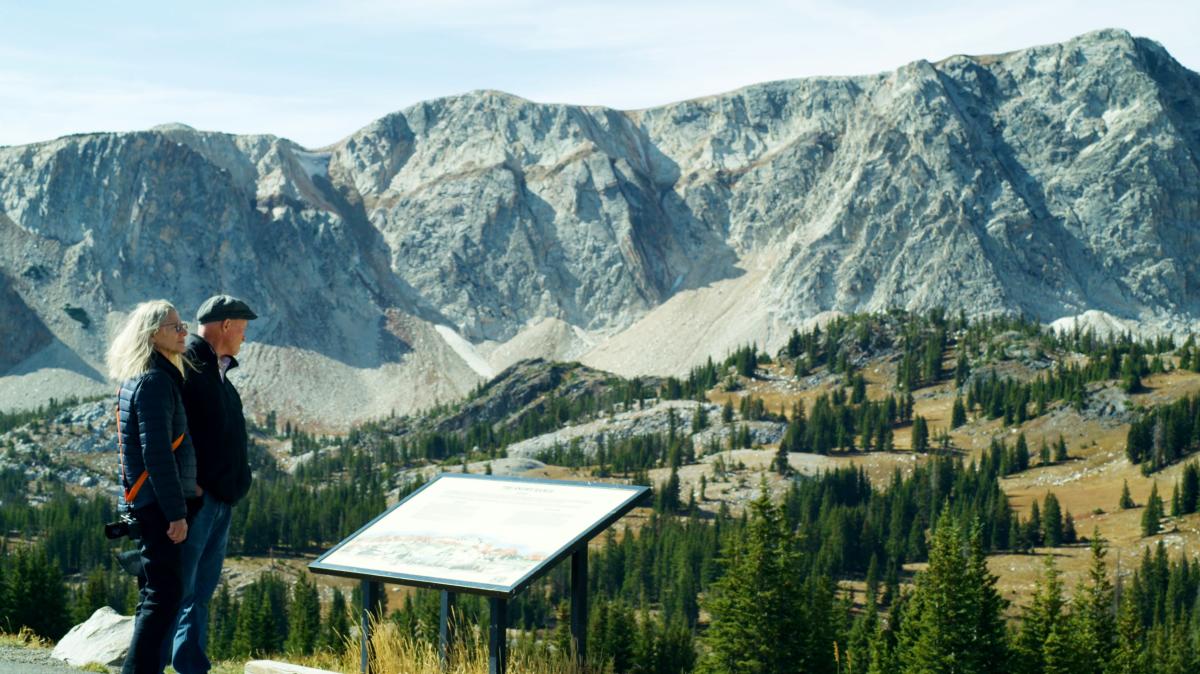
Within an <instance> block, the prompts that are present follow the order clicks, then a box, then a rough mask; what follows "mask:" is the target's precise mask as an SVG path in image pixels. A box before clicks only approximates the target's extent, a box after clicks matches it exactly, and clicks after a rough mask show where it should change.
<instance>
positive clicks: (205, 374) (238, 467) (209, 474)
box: [183, 335, 250, 504]
mask: <svg viewBox="0 0 1200 674" xmlns="http://www.w3.org/2000/svg"><path fill="white" fill-rule="evenodd" d="M187 356H188V358H189V359H191V361H192V365H194V366H195V367H196V369H197V371H196V372H192V373H189V375H188V377H187V379H185V380H184V382H183V406H184V408H185V409H186V410H187V424H188V435H190V436H191V437H192V444H193V445H194V446H195V447H196V469H197V470H196V481H197V482H198V483H199V484H200V486H201V487H202V488H203V489H204V491H206V492H209V493H210V494H212V495H213V496H214V497H216V498H217V499H218V500H221V501H224V502H225V503H230V504H232V503H235V502H236V501H237V500H238V499H240V498H242V497H243V496H245V495H246V492H247V491H248V490H249V489H250V464H249V463H248V462H247V457H246V418H245V417H244V416H242V397H241V396H239V395H238V392H237V389H235V388H234V387H233V384H232V383H230V381H229V372H230V371H232V370H233V368H235V367H237V360H234V359H232V358H231V359H230V362H229V367H228V368H227V369H226V370H225V375H226V376H225V380H224V381H222V380H221V373H220V365H219V364H218V363H217V354H216V352H215V351H213V349H212V347H211V346H209V344H208V342H206V341H204V339H203V338H201V337H198V336H196V335H192V336H190V337H188V342H187Z"/></svg>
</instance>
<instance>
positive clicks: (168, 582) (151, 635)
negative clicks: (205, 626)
mask: <svg viewBox="0 0 1200 674" xmlns="http://www.w3.org/2000/svg"><path fill="white" fill-rule="evenodd" d="M133 516H134V517H136V518H137V521H138V522H139V523H141V525H142V539H141V548H140V550H141V558H142V574H141V576H139V577H138V589H139V590H140V592H141V599H140V600H139V601H138V606H137V618H136V619H135V620H134V623H133V640H132V641H131V643H130V645H129V652H128V653H127V654H126V655H125V664H124V666H123V667H122V668H121V672H122V674H161V672H162V670H163V668H162V665H161V663H160V661H159V658H158V650H159V644H161V643H163V641H164V640H168V641H169V640H170V638H169V636H168V635H169V634H171V631H172V628H171V622H172V621H173V620H174V619H175V615H176V613H175V611H176V609H177V608H178V607H179V598H180V594H181V590H182V587H183V582H182V578H181V576H182V573H181V569H180V561H179V558H180V552H181V551H180V549H179V548H180V547H181V545H176V544H175V543H172V542H171V539H169V538H167V526H168V522H167V518H166V516H165V515H163V512H162V510H161V509H160V508H159V507H158V504H157V503H151V504H150V505H148V506H144V507H142V508H139V509H137V510H135V511H133Z"/></svg>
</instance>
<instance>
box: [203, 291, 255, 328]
mask: <svg viewBox="0 0 1200 674" xmlns="http://www.w3.org/2000/svg"><path fill="white" fill-rule="evenodd" d="M231 318H233V319H237V318H244V319H245V320H248V321H252V320H254V319H256V318H258V314H256V313H254V312H253V311H251V310H250V307H249V306H248V305H247V304H246V303H245V302H243V301H241V300H239V299H238V298H236V297H233V296H232V295H213V296H212V297H210V298H208V299H206V300H204V304H201V305H200V310H199V311H197V312H196V322H197V323H213V322H216V321H224V320H227V319H231Z"/></svg>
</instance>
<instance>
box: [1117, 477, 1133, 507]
mask: <svg viewBox="0 0 1200 674" xmlns="http://www.w3.org/2000/svg"><path fill="white" fill-rule="evenodd" d="M1118 505H1119V507H1120V508H1121V510H1129V509H1130V508H1134V507H1136V504H1134V502H1133V497H1132V496H1130V495H1129V480H1125V481H1124V483H1122V485H1121V502H1120V503H1119V504H1118Z"/></svg>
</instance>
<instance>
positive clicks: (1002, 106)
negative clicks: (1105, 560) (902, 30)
mask: <svg viewBox="0 0 1200 674" xmlns="http://www.w3.org/2000/svg"><path fill="white" fill-rule="evenodd" d="M1198 110H1200V75H1197V74H1196V73H1193V72H1191V71H1189V70H1187V69H1185V68H1183V67H1182V66H1180V65H1179V64H1178V63H1176V62H1175V61H1174V60H1172V59H1171V57H1170V56H1169V55H1168V54H1167V53H1166V52H1165V51H1164V50H1163V49H1162V48H1161V47H1160V46H1159V45H1157V44H1156V43H1154V42H1151V41H1149V40H1145V39H1140V38H1134V37H1131V36H1130V35H1128V34H1126V33H1123V32H1120V31H1101V32H1097V33H1092V34H1088V35H1085V36H1082V37H1080V38H1077V39H1075V40H1072V41H1070V42H1067V43H1064V44H1059V45H1050V46H1045V47H1035V48H1031V49H1027V50H1023V51H1019V52H1013V53H1010V54H1004V55H998V56H987V57H967V56H956V57H952V58H949V59H946V60H945V61H941V62H938V63H929V62H925V61H918V62H915V63H911V64H908V65H906V66H903V67H901V68H900V69H898V70H896V71H895V72H891V73H883V74H880V75H874V76H867V77H855V78H816V79H806V80H795V81H784V82H774V83H768V84H761V85H756V86H752V87H748V88H746V89H743V90H739V91H735V92H732V93H728V94H722V95H719V96H714V97H710V98H705V99H699V100H693V101H686V102H682V103H678V104H673V105H668V106H663V107H660V108H654V109H650V110H642V111H631V112H622V111H616V110H609V109H604V108H589V107H576V106H567V105H543V104H536V103H532V102H529V101H525V100H522V99H519V98H515V97H512V96H508V95H505V94H501V93H496V92H476V93H471V94H467V95H463V96H457V97H452V98H446V99H439V100H435V101H429V102H426V103H421V104H418V105H415V106H413V107H411V108H409V109H407V110H404V111H401V112H397V113H395V114H392V115H389V116H387V117H385V118H383V119H380V120H378V121H376V122H374V123H373V124H371V125H369V126H367V127H366V128H364V129H362V130H360V131H358V132H357V133H354V134H353V135H351V136H350V137H348V138H347V139H345V140H344V141H342V142H340V143H338V144H336V145H335V146H332V147H329V148H324V149H321V150H317V151H312V150H307V149H305V148H302V147H299V146H297V145H296V144H294V143H291V142H289V141H287V140H284V139H279V138H274V137H268V136H230V135H226V134H219V133H210V132H199V131H195V130H192V129H190V128H187V127H182V126H169V127H160V128H156V129H153V130H150V131H147V132H141V133H131V134H91V135H79V136H70V137H65V138H60V139H58V140H55V141H51V142H47V143H39V144H35V145H26V146H20V147H7V148H0V243H2V244H3V245H2V248H0V251H2V252H0V307H4V308H5V309H6V312H5V313H6V316H10V317H11V316H19V317H21V320H19V321H16V322H11V321H4V322H3V323H0V324H2V325H4V327H3V328H0V339H3V341H4V343H5V345H6V348H5V350H4V353H3V356H2V357H0V368H4V370H3V371H0V374H3V375H5V376H3V378H2V379H0V404H2V405H4V406H8V407H13V406H18V407H19V406H24V405H26V404H31V403H34V402H36V401H37V399H38V398H39V397H48V396H50V395H61V394H62V393H63V392H72V391H75V392H83V391H86V390H107V388H108V384H102V383H101V382H102V381H103V375H102V373H101V370H102V354H103V350H104V347H105V345H106V339H107V336H108V334H109V332H110V331H111V330H112V329H113V328H114V327H115V325H116V323H117V322H118V321H119V320H120V318H121V317H122V316H123V312H126V311H128V310H129V309H130V307H132V305H133V304H135V303H136V302H137V301H139V300H142V299H147V298H151V297H160V296H161V297H167V298H169V299H171V300H173V301H175V302H176V303H177V304H178V305H179V306H180V308H181V309H182V310H183V313H184V314H185V315H191V314H193V313H194V311H195V308H196V306H197V305H198V304H199V303H200V301H202V300H203V299H204V297H206V296H207V295H209V294H211V293H213V292H217V291H225V292H231V293H235V294H238V295H241V296H244V297H245V298H246V299H247V300H249V301H250V302H251V303H252V304H253V305H254V306H255V308H256V309H257V310H258V312H259V314H260V315H261V316H263V318H262V319H261V320H259V321H257V322H256V323H255V324H254V325H253V328H252V331H251V334H250V337H251V339H252V340H254V343H253V344H252V345H250V346H249V348H248V350H247V352H246V354H245V355H246V358H244V360H245V361H246V367H245V368H243V370H244V374H242V375H241V376H242V377H243V378H244V379H243V387H244V388H245V389H246V391H247V394H248V395H247V397H248V398H249V400H250V402H251V405H252V407H253V408H255V409H257V410H259V411H260V412H262V411H265V410H267V409H276V410H279V411H280V412H281V413H283V414H285V415H290V416H293V417H297V418H306V419H308V420H310V421H313V422H323V423H325V424H328V425H341V424H344V423H346V422H348V421H351V420H354V419H359V418H363V417H370V416H379V415H382V414H387V413H389V412H391V411H397V412H403V411H407V410H410V409H414V408H418V407H422V406H426V405H429V404H431V403H433V402H434V401H435V400H439V399H440V400H447V399H450V398H455V397H458V396H460V395H462V394H464V393H465V392H467V391H469V390H470V389H471V387H473V386H474V385H475V384H476V383H477V382H478V381H479V379H480V378H481V377H486V376H489V375H491V374H493V373H495V372H498V371H499V370H501V369H503V368H504V367H505V366H507V365H508V364H510V363H512V362H515V361H516V360H517V359H519V358H521V357H526V356H533V355H545V356H551V357H556V358H578V359H582V360H583V361H584V362H586V363H589V364H592V365H596V366H600V367H604V368H607V369H612V370H616V371H618V372H622V373H625V374H632V373H637V372H654V373H672V372H677V371H679V370H681V369H685V368H686V367H687V366H689V365H690V364H692V363H694V362H695V361H696V360H698V359H699V358H702V357H703V356H704V355H707V354H708V353H714V354H717V355H719V354H721V353H722V352H724V351H725V350H726V349H728V348H731V347H732V346H734V345H735V344H737V343H738V342H743V341H750V340H756V341H758V342H759V343H760V344H761V343H763V342H766V343H767V344H768V346H770V345H773V344H775V343H777V342H778V340H780V339H781V338H782V337H783V336H784V335H785V334H786V332H787V331H788V330H789V329H790V327H791V326H794V325H799V324H802V323H804V322H805V321H809V320H813V319H814V318H819V317H820V316H822V315H827V314H828V312H837V311H841V312H851V311H862V310H875V309H883V308H886V307H891V306H899V307H905V308H909V309H926V308H930V307H945V308H947V309H950V310H958V309H964V310H966V311H967V312H968V313H969V314H979V313H984V312H994V311H1021V312H1025V313H1028V314H1031V315H1034V316H1036V317H1038V318H1040V319H1042V320H1044V321H1047V322H1050V321H1055V320H1060V319H1062V318H1064V317H1069V316H1074V315H1078V314H1083V313H1084V312H1085V311H1090V312H1093V313H1094V312H1103V313H1106V314H1110V315H1112V316H1114V317H1117V318H1120V319H1127V320H1128V319H1132V320H1137V321H1140V322H1141V323H1142V324H1144V325H1152V326H1158V327H1166V328H1170V329H1176V330H1181V329H1190V328H1191V326H1192V324H1193V322H1194V321H1196V320H1197V319H1198V318H1200V296H1198V295H1197V293H1196V292H1195V291H1194V290H1193V288H1195V286H1196V283H1197V275H1198V274H1200V266H1198V264H1197V262H1196V260H1197V259H1198V256H1197V253H1198V252H1200V250H1198V247H1200V244H1198V243H1197V242H1195V241H1193V232H1194V231H1195V230H1196V227H1197V225H1198V224H1200V159H1198V158H1200V114H1198ZM10 346H11V348H10Z"/></svg>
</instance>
